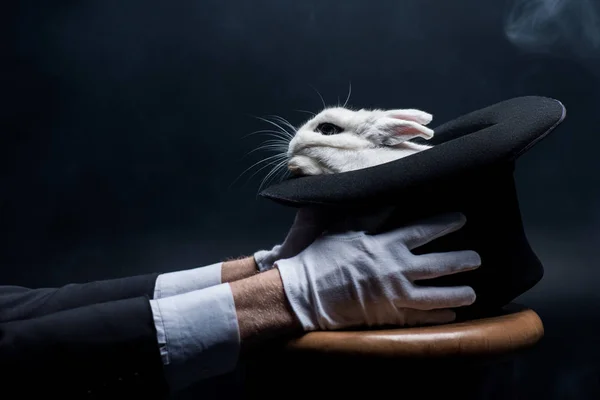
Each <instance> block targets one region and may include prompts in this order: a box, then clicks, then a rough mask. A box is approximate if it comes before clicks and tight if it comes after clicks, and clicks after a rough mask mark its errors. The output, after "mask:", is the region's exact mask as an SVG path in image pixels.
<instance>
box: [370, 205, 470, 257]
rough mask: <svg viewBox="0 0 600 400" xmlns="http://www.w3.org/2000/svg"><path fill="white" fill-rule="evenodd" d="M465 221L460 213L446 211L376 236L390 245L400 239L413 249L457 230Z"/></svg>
mask: <svg viewBox="0 0 600 400" xmlns="http://www.w3.org/2000/svg"><path fill="white" fill-rule="evenodd" d="M466 222H467V219H466V217H465V216H464V214H462V213H446V214H441V215H436V216H433V217H429V218H425V219H422V220H420V221H417V222H415V223H411V224H410V225H406V226H404V227H402V228H399V229H394V230H391V231H389V232H385V233H382V234H379V235H377V236H380V237H382V238H383V240H385V241H386V242H387V243H388V244H390V245H394V244H396V243H398V241H399V240H400V241H402V242H404V244H405V246H406V247H407V248H408V249H409V250H413V249H416V248H417V247H420V246H423V245H425V244H427V243H429V242H431V241H433V240H435V239H437V238H439V237H442V236H444V235H447V234H450V233H452V232H455V231H457V230H459V229H460V228H462V227H463V226H464V225H465V223H466Z"/></svg>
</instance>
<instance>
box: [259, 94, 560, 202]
mask: <svg viewBox="0 0 600 400" xmlns="http://www.w3.org/2000/svg"><path fill="white" fill-rule="evenodd" d="M565 116H566V110H565V107H564V106H563V104H562V103H561V102H560V101H558V100H555V99H551V98H547V97H540V96H527V97H517V98H513V99H510V100H506V101H503V102H500V103H497V104H494V105H491V106H488V107H486V108H482V109H480V110H477V111H474V112H471V113H468V114H465V115H463V116H460V117H458V118H456V119H454V120H451V121H449V122H447V123H445V124H442V125H440V126H438V127H436V128H434V132H435V135H434V137H433V139H431V140H429V141H428V143H430V144H433V145H434V147H432V148H431V149H428V150H425V151H422V152H420V153H416V154H413V155H411V156H409V157H405V158H402V159H399V160H396V161H392V162H388V163H385V164H381V165H377V166H374V167H369V168H364V169H360V170H355V171H349V172H343V173H338V174H328V175H317V176H304V177H298V178H293V179H288V180H285V181H283V182H280V183H278V184H275V185H272V186H270V187H268V188H267V189H265V190H263V191H262V192H261V193H260V196H262V197H265V198H268V199H271V200H273V201H276V202H278V203H281V204H284V205H288V206H294V207H301V206H308V205H352V204H364V203H377V202H384V203H385V202H387V201H394V199H395V198H396V197H397V196H398V194H400V193H402V192H404V191H406V190H409V189H411V188H414V187H422V186H423V185H430V184H433V183H435V182H440V181H444V180H446V179H451V178H452V177H455V176H461V175H465V174H470V173H473V172H480V171H482V170H484V169H486V168H490V167H494V166H502V165H504V164H509V163H512V162H514V161H515V160H516V159H517V158H518V157H519V156H521V155H522V154H524V153H525V152H526V151H528V150H529V149H530V148H531V147H532V146H534V145H535V144H536V143H538V142H539V141H540V140H541V139H543V138H544V137H546V136H547V135H548V134H549V133H550V132H552V131H553V130H554V128H556V127H557V126H558V125H559V124H560V123H561V122H562V121H563V120H564V118H565Z"/></svg>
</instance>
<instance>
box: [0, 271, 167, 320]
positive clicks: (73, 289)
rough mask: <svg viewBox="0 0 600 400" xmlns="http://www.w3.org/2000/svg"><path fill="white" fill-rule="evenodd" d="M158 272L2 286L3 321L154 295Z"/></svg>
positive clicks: (0, 288) (0, 301)
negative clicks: (57, 285)
mask: <svg viewBox="0 0 600 400" xmlns="http://www.w3.org/2000/svg"><path fill="white" fill-rule="evenodd" d="M157 277H158V274H147V275H140V276H132V277H127V278H119V279H110V280H104V281H96V282H90V283H76V284H69V285H65V286H63V287H60V288H42V289H30V288H25V287H20V286H0V323H1V322H7V321H15V320H20V319H28V318H36V317H41V316H44V315H48V314H52V313H55V312H57V311H62V310H68V309H71V308H77V307H82V306H87V305H91V304H96V303H105V302H109V301H114V300H121V299H128V298H133V297H140V296H146V297H149V298H152V297H153V294H154V286H155V284H156V278H157Z"/></svg>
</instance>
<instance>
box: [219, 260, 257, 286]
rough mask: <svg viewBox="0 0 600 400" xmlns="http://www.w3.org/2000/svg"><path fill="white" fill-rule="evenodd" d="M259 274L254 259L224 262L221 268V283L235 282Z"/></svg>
mask: <svg viewBox="0 0 600 400" xmlns="http://www.w3.org/2000/svg"><path fill="white" fill-rule="evenodd" d="M256 274H258V268H257V265H256V262H255V261H254V257H252V256H250V257H244V258H240V259H237V260H229V261H225V262H223V266H222V267H221V282H223V283H227V282H234V281H237V280H240V279H245V278H249V277H251V276H254V275H256Z"/></svg>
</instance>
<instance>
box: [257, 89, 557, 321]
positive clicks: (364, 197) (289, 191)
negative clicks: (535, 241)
mask: <svg viewBox="0 0 600 400" xmlns="http://www.w3.org/2000/svg"><path fill="white" fill-rule="evenodd" d="M564 117H565V108H564V107H563V105H562V104H561V103H560V102H559V101H557V100H554V99H549V98H545V97H536V96H529V97H519V98H514V99H510V100H507V101H504V102H501V103H497V104H494V105H492V106H489V107H486V108H483V109H481V110H477V111H474V112H471V113H469V114H466V115H463V116H461V117H459V118H456V119H454V120H452V121H449V122H447V123H445V124H443V125H441V126H439V127H437V128H435V129H434V131H435V136H434V139H432V140H430V141H429V143H432V144H434V145H435V146H434V147H433V148H432V149H429V150H426V151H424V152H421V153H417V154H414V155H412V156H410V157H406V158H404V159H400V160H397V161H393V162H390V163H386V164H383V165H379V166H375V167H371V168H366V169H363V170H357V171H351V172H345V173H340V174H333V175H322V176H308V177H301V178H295V179H290V180H287V181H284V182H282V183H279V184H276V185H274V186H271V187H269V188H267V189H266V190H265V191H263V192H262V193H261V195H262V196H263V197H266V198H269V199H271V200H274V201H276V202H278V203H281V204H284V205H288V206H294V207H300V206H321V207H335V208H340V207H347V208H349V209H351V210H352V209H354V210H355V211H356V212H360V211H361V210H374V209H376V208H377V207H378V206H381V205H394V206H396V213H395V215H393V216H392V218H390V220H389V221H388V223H387V226H386V227H384V230H387V229H391V228H395V227H398V226H400V225H402V224H405V223H409V222H411V221H414V220H417V219H419V218H422V217H425V216H429V215H432V214H435V213H441V212H447V211H461V212H463V213H464V214H465V215H466V216H467V224H466V226H465V227H464V228H463V229H461V230H460V231H458V232H455V233H453V234H450V235H448V236H446V237H443V238H440V239H438V240H436V241H434V242H432V243H430V244H427V245H425V246H423V247H421V248H419V249H417V251H416V252H418V253H425V252H437V251H453V250H462V249H470V250H475V251H477V252H479V254H480V255H481V258H482V266H481V267H480V268H479V269H478V270H476V271H471V272H467V273H462V274H457V275H455V276H450V277H444V278H440V279H435V280H432V281H428V282H427V284H428V285H431V284H434V285H450V284H452V285H455V284H467V285H471V286H472V287H473V288H474V289H475V291H476V293H477V301H476V303H475V304H474V305H473V306H470V307H466V308H463V309H461V310H457V311H459V318H473V317H475V316H481V315H482V314H485V313H488V312H494V311H495V310H497V309H498V308H499V307H501V306H503V305H505V304H507V303H509V302H510V301H512V300H514V299H515V298H516V297H518V296H519V295H521V294H523V293H524V292H526V291H527V290H529V289H530V288H531V287H533V286H534V285H535V284H536V283H537V282H539V280H540V279H541V278H542V276H543V266H542V264H541V263H540V261H539V259H538V258H537V256H536V255H535V253H534V252H533V250H532V249H531V247H530V245H529V242H528V240H527V237H526V235H525V232H524V230H523V225H522V221H521V213H520V210H519V205H518V200H517V193H516V190H515V185H514V178H513V169H514V166H515V161H516V160H517V159H518V157H519V156H520V155H521V154H523V153H525V152H526V151H527V150H528V149H529V148H531V147H532V146H533V145H534V144H535V143H537V142H538V141H539V140H541V139H542V138H544V137H545V136H546V135H547V134H548V133H550V132H551V131H553V130H554V128H556V127H557V126H558V125H559V124H560V123H561V122H562V121H563V119H564Z"/></svg>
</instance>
